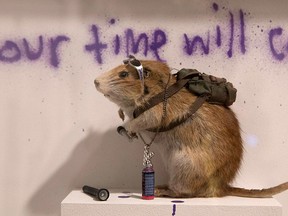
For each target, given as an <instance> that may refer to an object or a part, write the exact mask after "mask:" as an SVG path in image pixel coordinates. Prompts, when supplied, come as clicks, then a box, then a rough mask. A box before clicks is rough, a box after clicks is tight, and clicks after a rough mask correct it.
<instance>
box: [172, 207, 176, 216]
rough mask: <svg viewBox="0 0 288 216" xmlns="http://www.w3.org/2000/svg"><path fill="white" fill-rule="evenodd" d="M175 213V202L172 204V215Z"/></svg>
mask: <svg viewBox="0 0 288 216" xmlns="http://www.w3.org/2000/svg"><path fill="white" fill-rule="evenodd" d="M175 215H176V204H173V209H172V216H175Z"/></svg>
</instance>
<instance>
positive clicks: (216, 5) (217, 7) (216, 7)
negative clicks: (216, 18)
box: [212, 2, 219, 11]
mask: <svg viewBox="0 0 288 216" xmlns="http://www.w3.org/2000/svg"><path fill="white" fill-rule="evenodd" d="M212 7H213V9H214V11H218V9H219V6H218V4H216V3H215V2H214V3H213V4H212Z"/></svg>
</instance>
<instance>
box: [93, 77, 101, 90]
mask: <svg viewBox="0 0 288 216" xmlns="http://www.w3.org/2000/svg"><path fill="white" fill-rule="evenodd" d="M94 84H95V86H96V88H98V87H99V85H100V82H99V81H98V80H97V79H95V80H94Z"/></svg>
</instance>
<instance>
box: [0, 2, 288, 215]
mask: <svg viewBox="0 0 288 216" xmlns="http://www.w3.org/2000/svg"><path fill="white" fill-rule="evenodd" d="M0 3H1V7H0V107H1V112H0V119H1V121H0V145H1V151H0V166H1V167H0V168H1V174H0V215H9V216H19V215H22V216H26V215H29V216H30V215H31V216H32V215H35V216H36V215H37V216H38V215H59V214H60V202H61V200H62V199H63V198H64V197H65V196H66V195H67V194H68V193H69V192H70V190H72V189H76V188H81V187H82V186H83V185H84V184H88V185H89V184H90V185H93V186H99V187H107V188H139V186H140V174H141V169H142V165H141V161H142V144H141V143H140V142H136V143H129V142H127V140H125V139H124V138H122V137H119V135H118V134H117V133H116V130H115V129H116V127H117V126H118V125H120V124H121V120H120V119H119V117H118V114H117V110H118V109H117V107H115V106H114V105H113V104H112V103H110V102H109V101H107V100H106V99H105V98H104V97H103V96H102V95H100V94H99V93H98V92H96V90H95V88H94V86H93V80H94V78H95V77H96V76H97V75H99V74H100V73H102V72H105V71H106V70H108V69H110V68H111V67H114V66H116V65H118V64H121V62H122V60H123V59H124V58H125V57H126V55H127V47H126V38H127V34H128V33H127V30H128V29H131V30H132V31H133V33H134V36H135V38H138V36H139V35H140V34H141V33H145V35H146V36H147V37H148V46H147V47H148V51H147V56H145V53H144V51H145V46H143V45H140V47H139V50H138V52H136V53H134V54H135V55H136V56H137V57H138V58H146V59H157V55H156V54H158V58H161V59H162V60H166V61H167V62H168V63H169V64H170V66H172V67H174V68H178V69H180V68H182V67H188V68H197V69H198V70H200V71H203V72H206V73H212V74H215V75H216V76H224V77H226V78H227V79H228V80H229V81H231V82H233V83H234V85H235V86H236V87H237V89H238V98H237V102H236V103H235V104H234V105H233V109H234V110H235V112H236V113H237V114H238V117H239V120H240V122H241V126H242V130H243V139H244V141H245V149H246V152H245V157H244V162H243V166H242V169H241V172H240V174H239V176H238V177H237V180H236V182H235V185H237V186H242V187H247V188H262V187H269V186H274V185H276V184H279V183H282V182H284V181H287V180H288V173H287V165H288V159H287V145H288V121H287V114H288V98H287V94H286V91H287V90H288V87H287V80H288V73H287V66H288V48H287V47H288V45H287V44H288V39H287V38H288V37H287V35H288V22H287V19H288V15H287V11H288V4H287V2H286V1H284V0H274V1H272V2H271V1H265V2H263V1H256V0H254V1H251V0H242V1H237V3H236V1H234V2H233V3H232V1H225V0H223V1H221V0H219V1H215V2H213V1H196V0H195V1H188V0H186V1H185V0H180V1H179V0H174V1H164V0H159V1H145V3H144V1H139V3H138V2H137V3H135V1H131V0H123V1H121V2H120V1H116V0H113V1H109V3H108V1H103V0H94V1H93V0H82V1H81V0H70V1H68V0H58V1H57V0H50V1H48V0H47V1H44V0H42V1H40V0H26V1H23V0H10V1H4V0H1V1H0ZM213 3H215V4H214V7H213ZM216 4H217V5H218V10H217V5H216ZM241 16H242V17H241ZM93 26H94V31H95V30H98V36H99V38H98V39H99V40H100V43H102V49H99V47H100V48H101V46H98V48H97V49H96V51H97V52H96V54H95V49H94V50H93V47H94V48H95V46H89V45H91V44H92V45H93V44H94V45H95V34H94V35H93V31H92V28H93ZM217 26H219V29H220V32H221V45H220V40H219V39H218V45H219V46H218V45H217V43H216V41H217ZM232 26H233V27H232ZM232 28H233V29H234V31H233V37H231V29H232ZM94 33H96V32H94ZM184 34H186V35H187V37H188V38H189V40H192V38H195V36H196V35H199V36H201V37H202V38H203V40H204V43H205V44H206V43H207V38H208V37H210V44H209V52H208V51H207V53H206V54H203V52H202V51H201V48H200V47H197V50H196V51H195V53H193V55H189V54H187V52H186V51H185V36H184ZM157 35H158V36H157ZM208 35H209V36H208ZM269 35H270V39H271V40H270V41H269ZM156 36H157V37H156ZM154 37H156V38H154ZM164 37H165V38H166V41H164ZM241 38H242V39H241ZM23 39H25V40H24V41H23ZM117 39H119V41H120V43H117ZM41 40H42V42H43V43H42V45H43V46H42V48H41ZM155 40H156V45H158V48H157V49H156V48H155ZM25 41H26V42H28V45H29V47H31V48H30V52H29V50H28V55H27V50H26V49H25ZM57 41H58V42H59V43H58V44H57ZM115 41H116V42H115ZM153 41H154V49H153ZM161 41H162V42H163V45H162V46H161ZM86 45H88V47H86ZM98 45H99V43H98ZM100 45H101V44H100ZM118 45H119V47H118ZM151 45H152V47H151ZM89 47H90V48H91V49H92V51H91V52H89V51H87V49H86V48H88V49H89ZM118 48H119V49H118ZM231 49H232V52H230V53H229V50H231ZM129 50H130V51H129ZM129 50H128V52H129V53H131V54H133V51H131V49H129ZM31 51H33V52H34V55H33V53H32V55H31ZM37 51H38V53H37ZM29 54H30V55H29ZM33 57H34V60H33ZM154 164H155V166H156V168H155V169H156V172H157V183H163V182H165V179H166V173H165V171H163V170H161V169H162V166H161V161H160V159H159V157H157V153H156V156H155V160H154ZM276 198H277V199H278V200H279V202H280V203H281V204H282V205H283V206H284V215H288V192H285V193H283V194H281V195H277V196H276Z"/></svg>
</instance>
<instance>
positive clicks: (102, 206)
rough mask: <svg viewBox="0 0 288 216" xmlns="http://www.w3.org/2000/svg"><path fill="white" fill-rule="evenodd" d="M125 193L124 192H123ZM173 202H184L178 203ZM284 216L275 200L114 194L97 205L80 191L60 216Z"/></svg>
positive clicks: (64, 204)
mask: <svg viewBox="0 0 288 216" xmlns="http://www.w3.org/2000/svg"><path fill="white" fill-rule="evenodd" d="M121 191H124V190H121ZM173 201H178V202H179V201H184V202H183V203H175V202H173ZM92 215H93V216H94V215H97V216H102V215H105V216H107V215H108V216H109V215H113V216H114V215H117V216H130V215H131V216H142V215H143V216H147V215H149V216H165V215H167V216H168V215H172V216H173V215H177V216H189V215H191V216H192V215H193V216H198V215H199V216H240V215H241V216H243V215H245V216H281V215H282V207H281V205H280V204H279V203H278V202H277V201H276V200H275V199H274V198H263V199H258V198H239V197H224V198H192V199H170V198H155V199H154V200H142V199H141V194H140V193H128V192H124V193H123V192H120V191H119V190H118V191H117V190H114V191H113V190H111V191H110V197H109V199H108V200H107V201H97V200H95V199H94V198H93V197H91V196H89V195H86V194H84V193H83V192H82V191H80V190H75V191H72V192H71V193H70V194H69V195H68V196H67V197H66V198H65V199H64V200H63V201H62V203H61V216H92Z"/></svg>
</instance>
